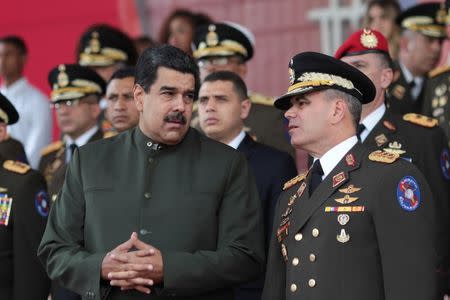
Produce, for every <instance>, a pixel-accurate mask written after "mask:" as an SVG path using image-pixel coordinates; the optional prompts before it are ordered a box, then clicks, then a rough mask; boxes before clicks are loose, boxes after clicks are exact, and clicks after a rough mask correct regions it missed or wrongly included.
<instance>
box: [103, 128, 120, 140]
mask: <svg viewBox="0 0 450 300" xmlns="http://www.w3.org/2000/svg"><path fill="white" fill-rule="evenodd" d="M118 134H119V133H118V132H117V131H114V130H109V131H106V132H104V133H103V138H104V139H107V138H110V137H113V136H116V135H118Z"/></svg>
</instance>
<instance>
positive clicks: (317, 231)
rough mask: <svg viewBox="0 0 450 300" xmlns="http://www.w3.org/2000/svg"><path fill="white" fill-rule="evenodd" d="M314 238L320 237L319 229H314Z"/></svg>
mask: <svg viewBox="0 0 450 300" xmlns="http://www.w3.org/2000/svg"><path fill="white" fill-rule="evenodd" d="M312 236H313V237H318V236H319V229H317V228H314V229H313V230H312Z"/></svg>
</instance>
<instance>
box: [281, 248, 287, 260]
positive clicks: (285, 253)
mask: <svg viewBox="0 0 450 300" xmlns="http://www.w3.org/2000/svg"><path fill="white" fill-rule="evenodd" d="M281 255H283V258H284V261H288V253H287V248H286V245H285V244H281Z"/></svg>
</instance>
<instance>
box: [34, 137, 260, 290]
mask: <svg viewBox="0 0 450 300" xmlns="http://www.w3.org/2000/svg"><path fill="white" fill-rule="evenodd" d="M259 205H260V204H259V199H258V194H257V190H256V186H255V183H254V180H253V177H252V176H251V174H250V173H249V169H248V166H247V163H246V159H245V157H244V156H243V155H242V154H240V153H238V152H237V151H235V150H233V149H232V148H230V147H228V146H226V145H223V144H221V143H218V142H215V141H213V140H211V139H209V138H207V137H205V136H203V135H201V134H199V133H198V132H197V131H196V130H195V129H192V128H191V129H189V131H188V133H187V135H186V137H185V138H184V139H183V141H182V142H181V143H179V144H178V145H176V146H162V147H161V146H159V145H155V144H154V143H153V142H152V141H151V140H150V139H149V138H148V137H146V136H145V135H144V134H143V133H142V132H141V130H140V129H138V128H134V129H132V130H130V131H126V132H124V133H122V134H119V135H117V136H115V137H112V138H109V139H104V140H100V141H97V142H93V143H89V144H87V145H85V146H84V147H81V148H80V150H79V151H77V152H75V153H74V156H73V158H72V160H71V162H70V165H69V168H68V170H67V176H66V181H65V183H64V186H63V188H62V191H61V193H60V195H59V197H58V199H57V200H56V202H55V204H54V206H53V207H52V210H51V213H50V216H49V222H48V225H47V228H46V231H45V234H44V237H43V239H42V242H41V245H40V248H39V254H38V255H39V257H40V259H41V260H42V262H43V263H44V264H45V265H46V268H47V272H48V273H49V275H50V277H51V278H52V279H56V280H57V281H58V282H59V283H60V284H61V285H62V286H64V287H66V288H68V289H70V290H73V291H74V292H76V293H78V294H80V295H82V296H83V298H84V299H167V298H166V297H169V298H170V297H171V296H177V298H176V299H233V295H232V289H231V288H232V286H233V285H235V284H238V283H242V282H245V281H248V280H251V279H253V278H255V277H256V276H258V275H260V274H261V272H262V270H263V264H264V263H263V262H264V259H265V257H264V246H263V225H262V221H261V219H262V218H261V210H260V206H259ZM132 232H137V233H138V235H139V238H140V239H141V240H143V241H144V242H146V243H148V244H151V245H153V246H155V247H157V248H158V249H160V250H161V253H162V256H163V263H164V282H163V284H162V285H160V286H158V287H155V288H153V290H152V293H151V294H150V295H144V294H142V293H139V292H135V291H131V292H121V291H120V289H117V288H112V289H111V288H103V287H102V284H101V280H100V274H101V264H102V261H103V258H104V256H105V255H106V253H107V252H108V251H110V250H112V249H113V248H115V247H116V246H117V245H119V244H121V243H123V242H124V241H126V240H128V239H129V237H130V234H131V233H132ZM106 286H107V285H105V287H106ZM180 297H181V298H180Z"/></svg>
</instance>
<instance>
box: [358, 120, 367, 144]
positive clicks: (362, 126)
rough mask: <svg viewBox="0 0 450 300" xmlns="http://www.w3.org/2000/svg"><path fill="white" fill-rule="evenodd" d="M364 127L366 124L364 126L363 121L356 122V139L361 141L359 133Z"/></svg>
mask: <svg viewBox="0 0 450 300" xmlns="http://www.w3.org/2000/svg"><path fill="white" fill-rule="evenodd" d="M365 129H366V126H364V124H363V123H360V124H358V127H357V128H356V136H357V137H358V141H360V142H361V133H362V132H363V131H364V130H365Z"/></svg>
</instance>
